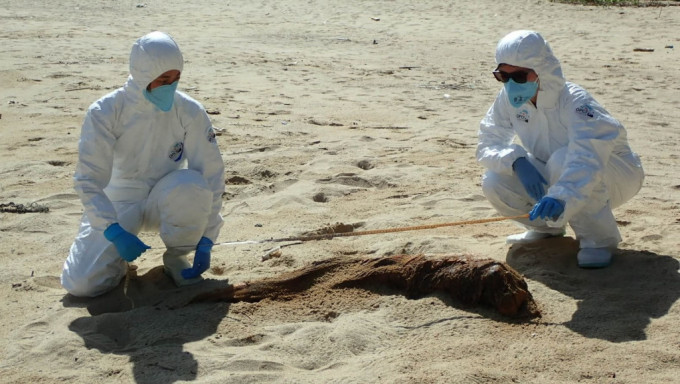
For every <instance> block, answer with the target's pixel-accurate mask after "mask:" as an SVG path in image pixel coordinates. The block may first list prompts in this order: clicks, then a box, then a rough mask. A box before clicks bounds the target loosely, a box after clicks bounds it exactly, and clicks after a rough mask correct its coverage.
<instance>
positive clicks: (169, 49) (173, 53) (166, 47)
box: [128, 31, 184, 92]
mask: <svg viewBox="0 0 680 384" xmlns="http://www.w3.org/2000/svg"><path fill="white" fill-rule="evenodd" d="M183 66H184V58H183V57H182V52H180V50H179V46H178V45H177V43H176V42H175V40H173V39H172V37H170V36H169V35H168V34H166V33H163V32H159V31H155V32H151V33H149V34H147V35H144V36H142V37H140V38H139V39H137V41H135V43H134V44H133V45H132V51H131V52H130V78H129V79H128V84H129V83H131V82H132V83H134V84H135V85H136V86H137V87H136V88H138V89H139V91H140V92H141V91H142V90H144V89H145V88H146V87H147V85H149V83H151V82H152V81H153V80H155V79H156V78H157V77H158V76H160V75H162V74H163V73H165V72H167V71H170V70H173V69H175V70H178V71H180V72H182V69H183Z"/></svg>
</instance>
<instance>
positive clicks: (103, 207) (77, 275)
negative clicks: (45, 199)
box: [61, 32, 224, 296]
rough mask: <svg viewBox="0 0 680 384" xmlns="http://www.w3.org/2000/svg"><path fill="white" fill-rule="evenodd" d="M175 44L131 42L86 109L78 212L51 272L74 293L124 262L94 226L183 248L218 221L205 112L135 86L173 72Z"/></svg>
mask: <svg viewBox="0 0 680 384" xmlns="http://www.w3.org/2000/svg"><path fill="white" fill-rule="evenodd" d="M182 68H183V57H182V54H181V52H180V50H179V47H178V46H177V44H176V43H175V41H174V40H173V39H172V38H171V37H170V36H168V35H166V34H164V33H162V32H152V33H150V34H148V35H146V36H143V37H141V38H140V39H138V40H137V41H136V42H135V44H134V45H133V47H132V52H131V54H130V76H129V78H128V80H127V82H126V83H125V85H124V86H123V87H122V88H119V89H117V90H115V91H113V92H111V93H109V94H108V95H106V96H104V97H102V98H101V99H99V100H97V101H96V102H94V103H93V104H92V105H91V106H90V108H89V109H88V111H87V115H86V117H85V121H84V123H83V126H82V132H81V136H80V142H79V146H78V150H79V158H78V164H77V167H76V172H75V176H74V181H75V189H76V191H77V193H78V195H79V196H80V198H81V200H82V202H83V205H84V214H83V218H82V222H81V224H80V230H79V232H78V235H77V237H76V238H75V241H74V242H73V245H72V246H71V250H70V253H69V255H68V258H67V259H66V261H65V263H64V267H63V271H62V275H61V284H62V286H63V287H64V288H65V289H66V290H67V291H68V292H69V293H71V294H73V295H76V296H97V295H99V294H102V293H104V292H106V291H108V290H110V289H112V288H114V287H115V286H117V285H118V283H119V282H120V280H121V279H122V278H123V277H124V276H125V273H126V271H127V263H126V262H125V261H124V260H123V259H122V258H121V257H120V256H119V255H118V252H117V251H116V248H115V247H114V245H113V243H111V242H109V241H108V240H106V238H105V237H104V235H103V232H104V230H106V228H108V226H109V225H111V224H113V223H116V222H117V223H119V224H120V225H121V226H122V227H123V228H124V229H125V230H127V231H128V232H131V233H133V234H137V233H139V232H140V230H150V231H158V232H160V237H161V239H162V240H163V242H164V243H165V245H166V247H168V249H173V248H175V247H182V249H187V250H186V251H184V254H188V253H189V252H190V251H191V250H193V249H195V246H196V244H197V243H198V241H199V240H200V239H201V237H203V236H205V237H207V238H209V239H210V240H212V241H213V242H215V240H216V239H217V236H218V234H219V231H220V228H221V226H222V224H223V220H222V217H221V216H220V209H221V207H222V193H223V191H224V164H223V162H222V156H221V154H220V151H219V148H218V146H217V143H216V140H215V134H214V131H213V128H212V124H211V122H210V119H209V117H208V115H207V113H206V112H205V109H204V108H203V107H202V106H201V104H199V103H198V102H197V101H195V100H193V99H192V98H190V97H189V96H187V95H185V94H184V93H182V92H175V96H174V102H173V105H172V109H171V110H170V111H168V112H163V111H161V110H160V109H159V108H157V107H156V106H155V105H154V104H152V103H151V102H150V101H148V100H147V99H146V98H145V97H144V95H143V93H142V91H143V90H144V89H145V88H146V87H147V85H148V84H149V83H151V82H152V81H153V80H154V79H155V78H157V77H158V76H160V75H161V74H163V73H164V72H166V71H169V70H179V71H180V72H181V71H182Z"/></svg>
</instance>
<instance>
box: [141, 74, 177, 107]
mask: <svg viewBox="0 0 680 384" xmlns="http://www.w3.org/2000/svg"><path fill="white" fill-rule="evenodd" d="M177 84H179V80H178V81H175V82H174V83H172V84H168V85H161V86H160V87H156V88H154V89H152V90H151V91H147V90H146V89H145V90H144V97H146V99H147V100H149V101H150V102H152V103H153V105H155V106H157V107H158V109H160V110H161V111H163V112H167V111H169V110H170V109H171V108H172V102H173V101H174V100H175V91H176V90H177Z"/></svg>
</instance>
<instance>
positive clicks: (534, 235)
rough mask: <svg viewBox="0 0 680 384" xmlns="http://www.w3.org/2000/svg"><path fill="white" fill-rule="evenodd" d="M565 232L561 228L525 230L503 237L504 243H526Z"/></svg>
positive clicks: (561, 234)
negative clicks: (553, 230) (550, 231)
mask: <svg viewBox="0 0 680 384" xmlns="http://www.w3.org/2000/svg"><path fill="white" fill-rule="evenodd" d="M565 233H566V232H565V231H564V229H561V230H560V231H559V232H553V233H547V232H538V231H526V232H524V233H519V234H516V235H510V236H508V237H507V238H506V239H505V243H506V244H528V243H533V242H534V241H537V240H543V239H548V238H550V237H562V236H564V234H565Z"/></svg>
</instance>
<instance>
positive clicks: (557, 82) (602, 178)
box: [477, 31, 644, 268]
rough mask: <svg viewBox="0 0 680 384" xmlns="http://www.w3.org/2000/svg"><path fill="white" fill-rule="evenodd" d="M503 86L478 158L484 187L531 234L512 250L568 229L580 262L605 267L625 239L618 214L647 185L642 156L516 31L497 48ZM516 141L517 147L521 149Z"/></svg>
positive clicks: (538, 44)
mask: <svg viewBox="0 0 680 384" xmlns="http://www.w3.org/2000/svg"><path fill="white" fill-rule="evenodd" d="M496 63H497V64H498V67H497V68H496V70H495V71H494V76H495V77H496V79H497V80H498V81H500V82H502V83H503V84H504V87H503V88H502V89H501V91H500V93H499V94H498V96H497V97H496V100H495V102H494V103H493V105H492V106H491V108H490V109H489V111H488V112H487V114H486V116H485V117H484V119H483V120H482V122H481V125H480V130H479V144H478V146H477V159H478V161H479V162H480V163H481V164H482V165H483V166H484V167H485V168H487V172H486V174H485V175H484V177H483V180H482V189H483V192H484V194H485V196H486V197H487V199H488V200H489V202H490V203H491V205H493V207H494V208H496V210H497V211H498V212H499V213H501V214H502V215H505V216H515V215H522V214H526V213H529V218H527V219H522V220H519V223H520V224H521V225H522V226H524V227H525V228H526V229H527V232H525V233H522V234H519V235H513V236H510V237H508V243H527V242H532V241H536V240H538V239H543V238H547V237H551V236H562V235H563V234H564V233H565V226H566V225H567V223H568V224H569V225H571V227H572V229H573V230H574V233H575V234H576V237H577V239H578V240H579V243H580V248H581V249H580V251H579V252H578V255H577V261H578V265H579V266H581V267H583V268H601V267H606V266H607V265H609V263H610V262H611V257H612V252H613V250H615V249H616V247H617V245H618V243H619V242H620V241H621V235H620V234H619V230H618V227H617V224H616V220H615V219H614V215H613V214H612V208H616V207H618V206H619V205H621V204H623V203H625V202H626V201H628V200H629V199H631V198H632V197H633V196H635V194H637V192H638V191H639V190H640V188H641V186H642V181H643V179H644V172H643V170H642V165H641V163H640V158H639V157H638V155H637V154H635V153H634V152H633V151H632V150H631V148H630V147H629V145H628V140H627V137H626V130H625V129H624V127H623V126H622V125H621V124H620V123H619V122H618V121H617V120H616V119H614V118H613V117H612V116H611V115H610V114H609V113H608V112H607V111H606V110H605V109H604V108H603V107H602V106H601V105H600V104H599V103H598V102H597V101H595V99H594V98H593V97H592V96H591V95H590V94H589V93H588V92H586V91H585V90H584V89H583V88H581V87H580V86H578V85H576V84H574V83H570V82H567V81H566V80H565V78H564V76H563V75H562V69H561V66H560V62H559V60H557V58H556V57H555V56H554V55H553V52H552V50H551V49H550V46H549V45H548V43H547V42H546V41H545V40H544V39H543V37H541V35H540V34H538V33H536V32H533V31H515V32H512V33H510V34H508V35H507V36H505V37H503V38H502V39H501V40H500V41H499V43H498V46H497V48H496ZM515 138H519V142H515Z"/></svg>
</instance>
